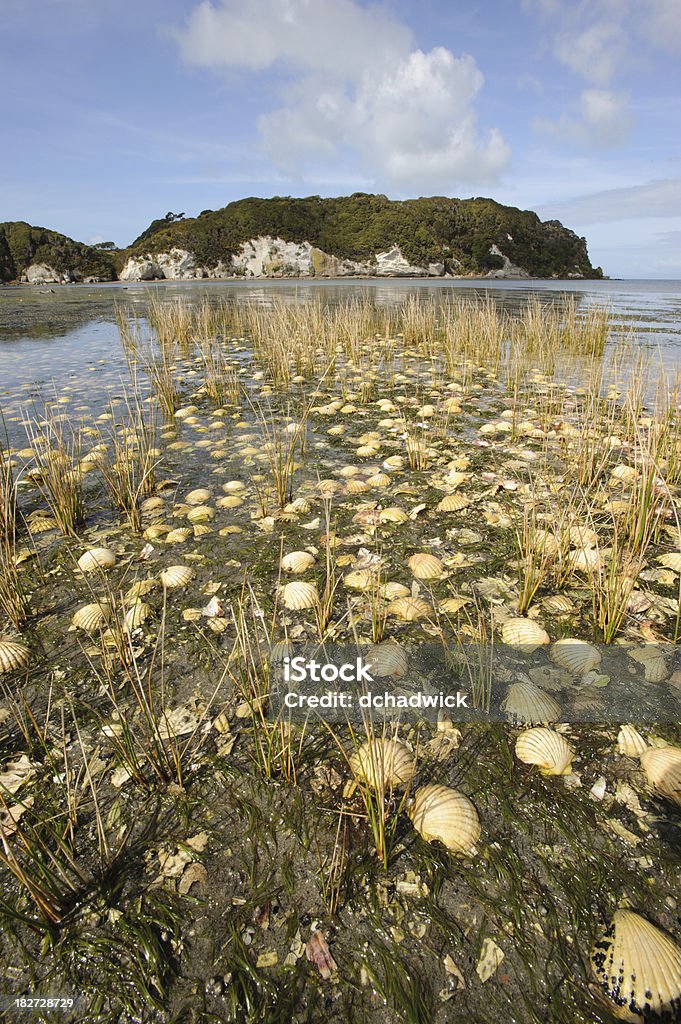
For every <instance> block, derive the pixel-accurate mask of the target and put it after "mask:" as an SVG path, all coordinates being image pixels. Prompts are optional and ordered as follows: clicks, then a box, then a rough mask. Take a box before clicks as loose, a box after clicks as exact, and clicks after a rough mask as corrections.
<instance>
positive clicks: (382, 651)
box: [364, 640, 409, 679]
mask: <svg viewBox="0 0 681 1024" xmlns="http://www.w3.org/2000/svg"><path fill="white" fill-rule="evenodd" d="M364 660H365V662H366V664H367V665H368V669H367V671H368V672H369V673H370V674H371V675H372V676H375V677H376V678H377V679H383V678H385V677H386V676H393V677H394V678H396V679H401V678H402V676H405V675H406V674H407V671H408V669H409V656H408V654H407V652H406V651H405V649H404V648H403V647H400V645H399V644H398V643H395V641H394V640H385V641H384V642H383V643H381V644H374V645H372V646H371V647H368V648H367V651H366V656H365V659H364Z"/></svg>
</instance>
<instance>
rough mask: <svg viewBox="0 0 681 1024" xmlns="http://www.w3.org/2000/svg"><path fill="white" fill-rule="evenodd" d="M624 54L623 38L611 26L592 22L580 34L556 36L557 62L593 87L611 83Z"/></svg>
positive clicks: (616, 29) (572, 33)
mask: <svg viewBox="0 0 681 1024" xmlns="http://www.w3.org/2000/svg"><path fill="white" fill-rule="evenodd" d="M626 51H627V43H626V36H625V34H624V32H623V30H622V28H621V26H620V25H617V24H615V23H613V22H604V21H603V22H595V23H594V24H592V25H588V26H587V27H586V28H584V29H583V30H582V31H576V32H575V31H565V32H560V33H559V34H558V36H557V37H556V41H555V54H556V57H557V58H558V60H560V61H561V63H563V64H565V66H566V67H568V68H570V70H571V71H574V72H575V74H577V75H581V76H582V77H583V78H585V79H586V80H587V82H593V83H595V84H596V85H607V84H608V83H609V82H611V81H612V79H613V78H614V76H615V74H616V71H617V69H618V67H619V65H620V63H621V61H622V58H623V57H624V56H625V54H626Z"/></svg>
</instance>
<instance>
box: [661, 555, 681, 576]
mask: <svg viewBox="0 0 681 1024" xmlns="http://www.w3.org/2000/svg"><path fill="white" fill-rule="evenodd" d="M657 561H658V562H659V563H660V565H663V566H664V567H665V569H671V570H672V572H681V552H678V551H670V552H669V554H667V555H660V557H659V558H658V559H657Z"/></svg>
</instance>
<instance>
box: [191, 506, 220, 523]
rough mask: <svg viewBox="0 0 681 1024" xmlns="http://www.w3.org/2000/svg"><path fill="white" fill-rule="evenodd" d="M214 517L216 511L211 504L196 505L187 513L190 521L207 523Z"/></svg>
mask: <svg viewBox="0 0 681 1024" xmlns="http://www.w3.org/2000/svg"><path fill="white" fill-rule="evenodd" d="M214 517H215V512H214V511H213V509H212V508H211V507H210V505H196V507H195V508H193V509H191V511H190V512H188V513H187V519H188V520H189V522H190V523H207V522H210V520H211V519H213V518H214Z"/></svg>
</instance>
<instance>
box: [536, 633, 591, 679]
mask: <svg viewBox="0 0 681 1024" xmlns="http://www.w3.org/2000/svg"><path fill="white" fill-rule="evenodd" d="M549 658H550V659H551V661H552V662H553V663H554V665H559V666H560V667H561V668H564V669H565V670H566V672H569V673H570V675H572V676H583V675H586V673H587V672H591V670H592V669H594V668H597V667H598V666H599V665H600V663H601V652H600V651H599V650H598V648H596V647H594V646H593V644H589V643H587V642H586V640H576V639H574V638H573V637H569V638H565V639H564V640H558V641H557V642H556V643H555V644H553V645H552V646H551V649H550V650H549Z"/></svg>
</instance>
